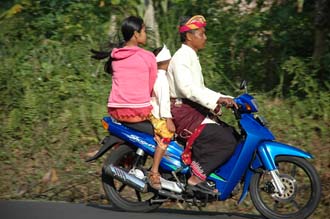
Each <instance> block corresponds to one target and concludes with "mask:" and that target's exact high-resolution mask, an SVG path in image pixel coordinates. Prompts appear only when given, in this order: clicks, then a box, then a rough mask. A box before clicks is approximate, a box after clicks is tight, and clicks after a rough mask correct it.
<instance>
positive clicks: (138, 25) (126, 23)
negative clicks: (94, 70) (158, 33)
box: [91, 16, 144, 74]
mask: <svg viewBox="0 0 330 219" xmlns="http://www.w3.org/2000/svg"><path fill="white" fill-rule="evenodd" d="M143 23H144V22H143V19H142V18H141V17H137V16H129V17H127V18H125V19H124V20H123V22H122V24H121V33H122V35H123V38H124V42H119V43H112V42H110V43H109V45H108V51H97V50H94V49H91V52H92V53H93V55H92V56H91V57H92V58H93V59H97V60H101V59H105V58H108V60H107V61H106V62H105V64H104V71H105V72H107V73H109V74H112V72H113V70H112V66H111V63H112V57H111V52H112V50H113V49H114V48H121V47H123V46H124V44H125V43H126V42H127V41H129V40H130V39H131V38H132V36H133V35H134V32H135V31H137V32H139V33H140V32H141V30H142V28H143V26H144V24H143Z"/></svg>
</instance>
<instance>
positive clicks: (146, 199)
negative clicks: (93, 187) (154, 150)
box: [102, 145, 161, 212]
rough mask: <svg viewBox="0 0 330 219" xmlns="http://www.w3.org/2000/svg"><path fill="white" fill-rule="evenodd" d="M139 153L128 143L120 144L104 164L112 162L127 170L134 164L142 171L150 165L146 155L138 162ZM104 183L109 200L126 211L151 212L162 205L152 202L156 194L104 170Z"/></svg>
mask: <svg viewBox="0 0 330 219" xmlns="http://www.w3.org/2000/svg"><path fill="white" fill-rule="evenodd" d="M137 157H138V155H137V154H136V152H135V150H133V149H132V148H131V147H129V146H127V145H120V146H119V147H118V148H116V149H114V150H113V151H112V152H111V153H110V154H109V156H108V157H107V158H106V159H105V162H104V166H108V165H110V164H112V165H114V166H116V167H119V168H121V169H123V170H125V171H126V172H128V171H129V170H131V169H132V167H133V165H134V164H135V165H136V168H137V169H139V170H141V173H142V172H143V171H145V170H147V169H148V168H149V167H147V166H146V165H148V163H150V161H147V159H146V157H144V159H143V160H139V161H138V162H137V160H136V159H137ZM102 184H103V188H104V191H105V193H106V196H107V198H108V200H109V201H110V202H111V203H112V204H113V205H114V206H116V207H118V208H120V209H121V210H124V211H130V212H150V211H153V210H155V209H157V208H159V206H160V205H161V204H160V203H152V202H151V200H152V199H155V194H154V193H151V192H148V193H142V192H139V191H138V190H136V189H134V188H131V187H130V186H128V185H126V184H124V183H122V182H120V181H119V180H116V179H115V178H113V177H111V176H109V175H107V174H106V173H105V172H104V171H102Z"/></svg>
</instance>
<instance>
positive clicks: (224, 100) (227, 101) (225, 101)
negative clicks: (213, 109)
mask: <svg viewBox="0 0 330 219" xmlns="http://www.w3.org/2000/svg"><path fill="white" fill-rule="evenodd" d="M217 104H218V105H222V106H225V107H227V108H236V109H238V106H237V104H236V103H235V101H234V100H233V99H232V98H228V97H220V98H219V99H218V101H217Z"/></svg>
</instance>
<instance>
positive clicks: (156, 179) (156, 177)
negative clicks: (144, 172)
mask: <svg viewBox="0 0 330 219" xmlns="http://www.w3.org/2000/svg"><path fill="white" fill-rule="evenodd" d="M148 181H149V184H150V186H151V187H152V188H154V189H156V190H160V189H161V188H162V185H161V183H160V174H159V173H155V172H149V175H148Z"/></svg>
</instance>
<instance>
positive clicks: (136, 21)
mask: <svg viewBox="0 0 330 219" xmlns="http://www.w3.org/2000/svg"><path fill="white" fill-rule="evenodd" d="M142 28H143V19H142V18H141V17H136V16H129V17H127V18H125V19H124V20H123V22H122V24H121V33H122V34H123V37H124V41H125V42H127V41H129V40H130V39H131V38H132V36H133V35H134V32H135V31H137V32H139V33H140V32H141V30H142Z"/></svg>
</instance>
